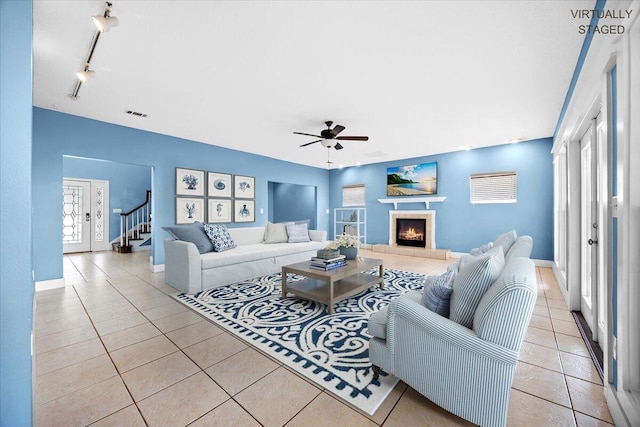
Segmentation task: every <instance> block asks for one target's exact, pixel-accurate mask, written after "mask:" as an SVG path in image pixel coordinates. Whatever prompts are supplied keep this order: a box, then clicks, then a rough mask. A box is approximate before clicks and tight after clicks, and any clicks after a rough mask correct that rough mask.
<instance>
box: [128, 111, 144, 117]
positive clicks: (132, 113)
mask: <svg viewBox="0 0 640 427" xmlns="http://www.w3.org/2000/svg"><path fill="white" fill-rule="evenodd" d="M126 113H127V114H131V115H132V116H136V117H147V115H146V114H145V113H139V112H137V111H132V110H127V111H126Z"/></svg>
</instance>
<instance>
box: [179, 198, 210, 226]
mask: <svg viewBox="0 0 640 427" xmlns="http://www.w3.org/2000/svg"><path fill="white" fill-rule="evenodd" d="M204 210H205V205H204V199H200V198H197V197H176V224H191V223H192V222H195V221H200V222H204Z"/></svg>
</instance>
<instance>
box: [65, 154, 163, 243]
mask: <svg viewBox="0 0 640 427" xmlns="http://www.w3.org/2000/svg"><path fill="white" fill-rule="evenodd" d="M62 176H63V177H65V178H84V179H100V180H105V181H109V241H111V240H113V239H115V238H116V237H119V235H120V214H114V213H113V209H115V208H120V209H122V212H128V211H130V210H131V209H134V208H136V207H138V206H139V205H141V204H142V203H144V201H145V198H146V196H147V190H151V168H150V167H149V166H140V165H132V164H126V163H117V162H107V161H103V160H93V159H82V158H77V157H67V156H64V157H63V158H62Z"/></svg>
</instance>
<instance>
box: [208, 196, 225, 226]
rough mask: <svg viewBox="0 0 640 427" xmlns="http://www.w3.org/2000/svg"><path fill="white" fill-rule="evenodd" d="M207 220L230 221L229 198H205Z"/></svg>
mask: <svg viewBox="0 0 640 427" xmlns="http://www.w3.org/2000/svg"><path fill="white" fill-rule="evenodd" d="M207 200H208V202H209V205H208V207H207V214H208V216H207V222H210V223H214V222H231V200H230V199H207Z"/></svg>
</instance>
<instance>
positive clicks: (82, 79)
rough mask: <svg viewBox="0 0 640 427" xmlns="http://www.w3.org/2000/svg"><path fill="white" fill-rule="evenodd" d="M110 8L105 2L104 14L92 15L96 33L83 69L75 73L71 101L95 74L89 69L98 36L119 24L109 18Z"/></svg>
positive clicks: (116, 20)
mask: <svg viewBox="0 0 640 427" xmlns="http://www.w3.org/2000/svg"><path fill="white" fill-rule="evenodd" d="M111 6H112V4H111V3H109V2H106V3H105V5H104V12H103V14H102V15H94V16H93V17H92V18H93V22H94V23H95V24H96V28H97V29H96V32H95V34H94V35H93V39H92V40H91V44H90V45H89V54H88V55H87V60H86V61H85V65H84V68H83V69H82V70H81V71H78V72H77V73H76V76H77V77H78V81H77V82H76V86H75V88H74V90H73V93H72V94H71V95H70V96H71V99H74V100H77V99H78V92H80V87H82V84H83V83H87V82H88V81H89V80H91V78H92V77H94V76H95V75H96V72H95V71H93V70H91V69H90V66H91V58H92V57H93V52H94V51H95V50H96V45H97V44H98V39H99V38H100V34H102V33H104V32H107V31H109V29H111V28H113V27H116V26H118V25H119V24H120V22H119V21H118V18H116V17H115V16H111Z"/></svg>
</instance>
